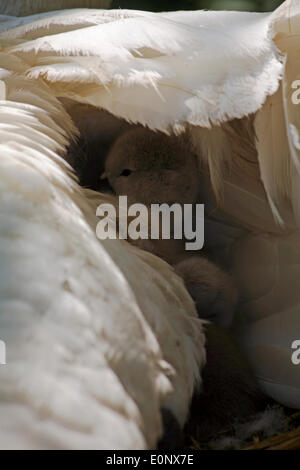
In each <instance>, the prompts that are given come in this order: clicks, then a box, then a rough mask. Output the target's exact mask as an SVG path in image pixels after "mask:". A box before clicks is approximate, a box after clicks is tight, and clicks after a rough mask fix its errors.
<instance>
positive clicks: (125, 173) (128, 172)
mask: <svg viewBox="0 0 300 470" xmlns="http://www.w3.org/2000/svg"><path fill="white" fill-rule="evenodd" d="M131 173H132V171H131V170H128V168H125V170H123V171H122V173H121V174H120V176H129V175H131Z"/></svg>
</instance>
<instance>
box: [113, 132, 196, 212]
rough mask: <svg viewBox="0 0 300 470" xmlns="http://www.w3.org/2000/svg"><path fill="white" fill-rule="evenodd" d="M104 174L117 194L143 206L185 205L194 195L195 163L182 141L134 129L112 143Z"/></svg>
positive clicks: (177, 138) (194, 198) (194, 158)
mask: <svg viewBox="0 0 300 470" xmlns="http://www.w3.org/2000/svg"><path fill="white" fill-rule="evenodd" d="M105 174H106V176H107V178H108V180H109V183H110V185H111V186H112V187H113V189H114V190H115V192H116V193H117V194H119V195H126V196H127V197H128V202H129V203H130V202H131V201H132V202H139V203H143V204H155V203H157V204H158V203H167V204H172V203H174V202H177V203H179V204H185V203H186V204H187V203H191V202H194V201H195V200H196V198H197V195H198V187H199V182H198V164H197V159H196V156H195V155H194V154H193V153H191V152H190V150H189V148H188V146H187V145H186V144H185V139H184V138H179V137H176V136H167V135H165V134H162V133H161V132H153V131H150V130H149V129H144V128H138V129H133V130H131V131H129V132H127V133H125V134H123V135H122V136H121V137H120V138H119V139H117V140H116V142H115V144H114V145H113V147H112V149H111V151H110V152H109V155H108V157H107V160H106V164H105Z"/></svg>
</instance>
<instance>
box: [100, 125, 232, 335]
mask: <svg viewBox="0 0 300 470" xmlns="http://www.w3.org/2000/svg"><path fill="white" fill-rule="evenodd" d="M105 175H106V177H107V178H108V180H109V183H110V185H111V186H112V188H113V189H114V191H115V192H116V194H118V195H126V196H127V197H128V203H129V204H133V203H143V204H145V205H147V206H150V205H151V204H155V203H156V204H162V203H167V204H169V205H170V204H173V203H179V204H181V205H183V204H192V203H195V202H197V197H198V194H199V168H198V161H197V157H196V155H195V154H194V153H193V152H192V151H191V148H190V146H189V144H188V141H187V139H186V137H177V136H167V135H165V134H162V133H160V132H153V131H150V130H149V129H145V128H138V129H133V130H130V131H129V132H127V133H125V134H123V135H122V136H121V137H119V138H118V139H117V140H116V142H115V143H114V145H113V146H112V148H111V150H110V152H109V154H108V157H107V160H106V163H105ZM132 242H133V243H134V244H135V245H137V246H139V247H140V248H142V249H144V250H147V251H150V252H151V253H154V254H156V255H157V256H160V257H161V258H163V259H165V260H166V261H167V262H168V263H170V264H172V265H173V266H174V267H175V269H176V271H177V272H178V274H179V275H180V276H181V277H182V278H183V280H184V282H185V285H186V288H187V290H188V291H189V293H190V295H191V297H192V298H193V299H194V301H195V304H196V307H197V311H198V314H199V316H200V317H201V318H206V319H209V320H211V321H214V322H215V323H218V324H219V325H221V326H225V327H228V326H230V324H231V321H232V318H233V313H234V309H235V306H236V302H237V291H236V289H235V287H234V284H233V281H232V280H231V278H230V276H228V275H227V274H226V273H224V272H223V271H222V270H221V269H220V268H219V267H218V266H216V265H215V264H213V263H212V262H210V261H209V260H208V259H206V258H204V257H202V256H200V255H199V253H198V254H196V255H195V254H192V253H193V252H187V251H185V250H184V243H183V241H181V240H180V241H179V240H174V239H170V240H163V239H159V240H153V239H149V240H141V239H140V240H135V241H132Z"/></svg>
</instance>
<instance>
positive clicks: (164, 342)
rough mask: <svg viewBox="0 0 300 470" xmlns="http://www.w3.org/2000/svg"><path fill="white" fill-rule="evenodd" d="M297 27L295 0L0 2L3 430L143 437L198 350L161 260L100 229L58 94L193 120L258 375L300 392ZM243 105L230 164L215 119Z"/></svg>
mask: <svg viewBox="0 0 300 470" xmlns="http://www.w3.org/2000/svg"><path fill="white" fill-rule="evenodd" d="M25 3H26V2H25ZM16 4H20V5H22V4H23V2H16ZM27 5H30V2H28V4H27ZM67 6H69V5H67ZM5 8H6V10H5ZM7 8H9V7H8V5H7V4H4V8H3V10H2V13H4V14H5V13H8V14H14V12H13V11H11V10H10V11H9V10H7ZM19 11H23V10H22V9H20V10H19V7H16V10H15V13H16V14H18V13H19ZM26 13H28V12H27V10H26ZM299 32H300V8H299V6H298V2H297V1H296V0H287V1H286V2H285V3H284V4H283V5H282V7H281V8H279V9H278V10H277V11H276V12H275V13H273V14H254V13H252V14H250V13H236V12H226V13H225V12H218V13H217V12H175V13H163V14H153V13H145V12H138V11H126V10H125V11H114V10H107V11H101V10H73V11H71V12H70V11H59V12H53V13H45V14H39V15H37V16H31V17H27V18H13V17H8V16H2V17H1V22H0V44H1V45H2V46H1V55H0V66H1V69H0V78H1V79H2V84H1V89H0V90H1V91H0V92H1V95H2V101H1V113H0V119H1V123H0V132H1V136H3V137H4V139H5V142H3V140H2V144H1V179H0V184H1V205H0V208H1V213H2V214H3V215H4V223H3V224H2V223H1V245H0V249H1V257H3V262H2V263H1V266H5V269H4V268H2V267H1V278H0V279H1V282H0V290H1V296H0V298H1V316H0V324H1V330H0V331H1V336H2V337H3V338H2V339H6V341H7V344H8V350H7V354H8V363H10V366H7V367H1V368H0V374H1V381H0V387H1V405H0V406H1V417H2V416H3V419H2V418H1V425H0V426H1V430H0V437H1V439H0V442H1V446H2V445H3V446H4V447H7V446H10V445H15V446H17V447H19V446H22V447H51V446H62V447H73V448H74V447H75V448H76V447H86V448H89V447H105V446H110V447H114V448H136V447H138V448H144V447H147V446H150V447H151V446H153V445H155V443H156V442H157V439H158V437H159V435H160V433H161V423H160V415H159V410H160V408H161V407H162V406H164V407H167V408H169V409H171V410H172V411H173V412H174V414H175V416H176V417H177V418H178V420H179V422H180V423H181V424H183V422H184V421H185V419H186V416H187V412H188V405H189V400H190V397H191V395H192V392H193V389H194V386H195V383H196V382H197V380H199V376H198V371H199V368H198V366H199V365H201V364H202V363H203V361H204V352H203V336H202V326H201V323H200V322H199V320H197V319H196V318H195V311H194V306H193V304H192V303H191V300H190V298H189V296H188V295H187V293H186V291H185V290H184V288H183V286H182V283H181V281H180V280H179V279H178V278H177V277H176V276H175V275H174V273H173V272H172V271H171V270H170V268H169V267H168V266H167V265H166V264H165V263H163V262H162V261H160V260H158V259H157V258H155V257H152V256H151V255H149V254H146V253H142V252H138V251H135V249H134V248H132V247H128V246H127V245H124V244H123V243H122V242H118V241H113V242H105V243H99V241H97V240H96V238H95V235H94V231H93V230H92V229H91V226H93V224H94V223H95V222H94V214H95V212H94V209H93V207H94V206H95V204H96V202H97V198H98V196H96V195H93V196H92V197H86V196H87V195H86V194H85V193H84V191H83V190H82V189H80V188H79V187H78V185H77V183H75V182H74V181H72V178H71V177H70V175H69V174H68V171H69V170H68V168H67V166H66V164H65V163H64V162H63V160H62V158H61V157H60V156H59V155H60V154H61V153H62V152H63V148H64V146H65V145H66V144H67V142H70V140H71V139H72V136H73V135H75V134H76V130H75V129H74V128H73V125H72V122H71V121H70V119H69V117H68V115H67V114H66V113H65V111H64V109H63V107H62V105H61V104H60V103H59V101H58V100H57V98H69V99H72V100H74V101H76V102H81V103H83V104H91V105H93V106H96V107H99V108H103V109H105V110H108V111H109V112H111V113H112V114H115V115H116V116H119V117H123V118H125V119H126V120H128V121H131V122H138V123H141V124H144V125H147V126H148V127H150V128H151V129H159V130H162V131H164V132H170V131H171V130H173V131H175V132H176V133H180V132H182V131H183V130H187V131H188V132H189V134H190V137H191V142H192V144H193V146H194V149H195V150H196V152H197V153H198V155H199V159H200V160H201V162H202V163H204V164H206V163H207V165H208V168H209V172H210V179H211V183H212V187H213V189H214V190H215V193H216V194H218V197H219V202H220V206H219V210H218V211H214V212H213V213H212V214H211V216H210V218H209V220H208V230H209V232H211V233H212V238H211V240H210V243H211V244H212V246H213V247H214V248H215V249H216V250H217V251H219V252H220V256H224V253H225V254H226V255H227V256H228V254H229V255H230V259H234V260H236V261H235V262H234V265H233V271H234V272H235V273H236V277H237V279H238V280H239V283H240V289H241V292H242V302H241V305H240V312H241V315H240V316H239V318H238V319H237V324H236V329H237V334H238V335H239V337H240V338H241V339H242V341H243V343H244V345H245V348H246V350H247V352H248V355H249V357H250V359H251V360H252V362H253V365H254V367H255V368H256V372H257V376H258V377H259V378H260V380H261V384H262V386H263V387H264V389H265V390H266V391H267V392H268V393H269V394H271V395H272V396H273V397H275V398H276V399H278V400H279V401H281V402H282V403H285V404H287V405H290V406H296V407H300V402H299V388H300V373H299V372H298V371H297V369H296V368H295V367H294V366H292V365H291V362H290V356H289V353H290V345H291V343H292V341H294V340H295V339H297V338H296V337H297V335H298V336H299V333H298V331H299V314H298V311H299V305H300V295H299V289H298V285H297V280H298V277H299V266H300V260H299V261H298V257H299V256H298V254H299V246H300V244H299V235H298V231H297V230H298V229H296V222H295V220H298V218H299V196H298V191H299V189H298V188H299V172H298V167H299V161H298V153H299V148H298V147H299V146H298V135H297V132H298V130H299V129H300V123H299V122H298V121H299V116H300V113H299V112H298V108H297V107H296V106H295V105H293V104H292V103H291V100H290V90H291V89H290V85H291V81H293V80H296V79H297V78H299V77H298V74H299V70H298V63H299V61H298V52H299V45H300V42H299ZM251 114H254V115H255V116H254V127H255V131H256V134H257V139H258V140H257V141H256V142H255V145H256V149H257V151H258V160H257V158H256V157H255V158H256V159H254V161H253V162H252V164H251V162H250V163H249V162H248V163H249V164H246V163H244V164H242V163H241V162H240V161H238V159H237V158H234V156H235V153H236V148H235V147H236V141H238V142H240V140H239V138H241V136H239V135H238V133H237V134H234V136H235V137H234V136H233V137H232V129H234V124H233V123H232V122H231V123H229V126H228V125H227V123H228V121H230V120H232V119H241V122H240V126H241V127H240V129H241V130H242V131H241V132H243V133H244V134H247V135H248V134H249V135H250V134H251V132H250V125H249V120H248V119H246V118H245V117H246V116H248V115H251ZM242 118H245V119H242ZM233 122H235V121H233ZM230 126H231V127H230ZM248 131H249V132H248ZM3 137H2V139H3ZM241 139H242V138H241ZM246 141H247V139H246ZM247 142H248V141H247ZM249 142H250V139H249ZM255 145H254V144H253V148H254V147H255ZM246 147H247V146H246ZM254 150H255V148H254ZM239 151H241V148H240V149H239ZM247 151H249V149H248V147H247V148H246V153H247ZM230 165H231V170H230ZM207 175H208V173H207ZM207 175H206V174H205V171H204V172H203V175H202V180H203V181H202V182H201V184H203V187H205V185H207V188H208V191H207V194H206V200H205V201H203V202H206V204H207V206H208V207H210V205H211V206H212V207H213V206H214V205H215V200H214V196H213V195H212V194H211V192H210V191H209V184H208V176H207ZM259 176H260V177H261V179H259ZM99 200H100V196H99ZM274 216H275V219H276V220H277V222H278V221H279V222H281V224H282V226H280V225H278V223H277V222H276V221H275V220H274ZM283 222H284V224H285V225H283ZM89 224H91V226H89ZM216 227H217V229H216ZM37 254H38V256H37ZM260 254H263V256H260ZM295 336H296V337H295ZM98 338H101V341H97V339H98ZM10 345H11V346H10ZM177 348H178V349H177ZM58 384H59V387H60V392H61V393H57V387H58ZM137 384H138V385H137ZM105 387H107V388H105ZM54 392H55V393H54ZM100 418H101V419H100ZM113 419H114V420H115V421H114V422H115V425H112V423H113V421H112V420H113ZM100 421H101V422H102V423H105V425H103V424H102V425H101V426H100V425H99V422H100Z"/></svg>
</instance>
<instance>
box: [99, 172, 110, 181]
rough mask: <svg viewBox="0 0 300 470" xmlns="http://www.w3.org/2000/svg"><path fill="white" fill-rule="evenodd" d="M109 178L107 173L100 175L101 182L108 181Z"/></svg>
mask: <svg viewBox="0 0 300 470" xmlns="http://www.w3.org/2000/svg"><path fill="white" fill-rule="evenodd" d="M108 176H109V175H108V173H106V171H104V172H103V173H102V175H100V179H101V180H106V179H108Z"/></svg>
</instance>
